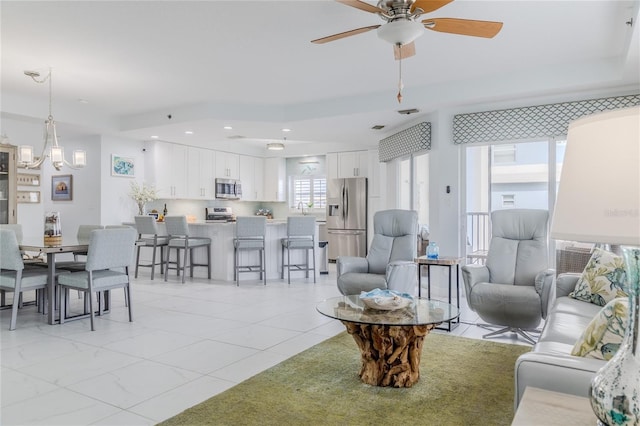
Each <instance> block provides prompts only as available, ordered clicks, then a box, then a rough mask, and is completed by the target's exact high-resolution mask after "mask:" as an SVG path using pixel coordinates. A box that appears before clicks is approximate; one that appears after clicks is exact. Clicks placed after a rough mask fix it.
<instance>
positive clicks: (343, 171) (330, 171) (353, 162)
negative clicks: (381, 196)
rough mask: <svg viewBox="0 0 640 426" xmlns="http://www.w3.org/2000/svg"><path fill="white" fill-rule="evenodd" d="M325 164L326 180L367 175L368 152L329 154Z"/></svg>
mask: <svg viewBox="0 0 640 426" xmlns="http://www.w3.org/2000/svg"><path fill="white" fill-rule="evenodd" d="M326 162H327V163H326V164H327V178H328V179H337V178H350V177H368V175H369V173H368V168H369V151H349V152H330V153H328V154H327V156H326Z"/></svg>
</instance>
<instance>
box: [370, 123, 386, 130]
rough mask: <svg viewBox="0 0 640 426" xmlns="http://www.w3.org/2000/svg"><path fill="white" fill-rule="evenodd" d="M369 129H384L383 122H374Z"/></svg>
mask: <svg viewBox="0 0 640 426" xmlns="http://www.w3.org/2000/svg"><path fill="white" fill-rule="evenodd" d="M371 129H372V130H382V129H384V125H383V124H376V125H375V126H373V127H372V128H371Z"/></svg>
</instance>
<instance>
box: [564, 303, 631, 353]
mask: <svg viewBox="0 0 640 426" xmlns="http://www.w3.org/2000/svg"><path fill="white" fill-rule="evenodd" d="M628 322H629V300H628V299H625V298H622V297H621V298H618V299H613V300H612V301H610V302H609V303H607V304H606V305H605V306H604V308H602V309H601V310H600V312H598V314H597V315H596V316H595V317H594V318H593V319H592V320H591V322H590V323H589V325H588V326H587V328H586V329H585V330H584V331H583V332H582V335H581V336H580V338H579V339H578V341H577V342H576V344H575V345H574V346H573V350H572V351H571V355H574V356H582V357H586V358H595V359H602V360H605V361H608V360H610V359H611V357H613V355H615V353H616V352H617V351H618V348H619V347H620V344H621V343H622V338H623V337H624V332H625V330H626V329H627V324H628Z"/></svg>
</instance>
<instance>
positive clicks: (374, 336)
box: [316, 295, 460, 388]
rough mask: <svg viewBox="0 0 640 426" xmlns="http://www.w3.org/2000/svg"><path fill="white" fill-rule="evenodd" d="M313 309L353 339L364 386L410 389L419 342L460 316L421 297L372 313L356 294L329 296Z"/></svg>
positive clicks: (447, 306) (451, 308) (416, 370)
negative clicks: (391, 308)
mask: <svg viewBox="0 0 640 426" xmlns="http://www.w3.org/2000/svg"><path fill="white" fill-rule="evenodd" d="M316 309H317V310H318V312H320V313H321V314H322V315H326V316H328V317H330V318H334V319H337V320H340V321H341V322H342V323H343V324H344V325H345V327H346V328H347V332H348V333H349V334H350V335H351V336H352V337H353V339H354V340H355V342H356V344H357V345H358V348H360V355H361V358H362V368H361V369H360V379H361V380H362V381H363V382H364V383H367V384H369V385H374V386H393V387H397V388H401V387H411V386H413V384H414V383H416V382H417V381H418V379H419V378H420V358H421V355H422V343H423V342H424V338H425V337H426V336H427V335H428V334H429V332H430V331H431V330H432V329H434V328H435V327H436V326H437V325H438V324H440V323H442V322H445V321H450V320H452V319H455V318H457V317H458V316H459V315H460V312H459V310H458V308H456V307H455V306H453V305H450V304H448V303H445V302H440V301H436V300H428V299H420V298H415V299H414V301H413V302H412V303H411V304H410V305H409V306H408V307H406V308H403V309H398V310H392V311H382V310H375V309H370V308H368V307H365V305H364V303H363V302H362V300H360V296H358V295H352V296H339V297H332V298H330V299H327V300H324V301H323V302H321V303H320V304H318V306H317V307H316Z"/></svg>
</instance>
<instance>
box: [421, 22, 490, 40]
mask: <svg viewBox="0 0 640 426" xmlns="http://www.w3.org/2000/svg"><path fill="white" fill-rule="evenodd" d="M422 23H423V24H424V27H425V28H426V29H428V30H433V31H439V32H442V33H451V34H461V35H467V36H474V37H485V38H492V37H493V36H495V35H496V34H498V33H499V32H500V30H501V29H502V22H492V21H475V20H473V19H456V18H433V19H425V20H423V21H422Z"/></svg>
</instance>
